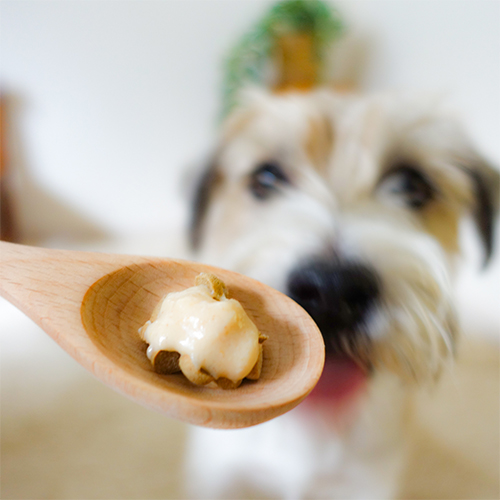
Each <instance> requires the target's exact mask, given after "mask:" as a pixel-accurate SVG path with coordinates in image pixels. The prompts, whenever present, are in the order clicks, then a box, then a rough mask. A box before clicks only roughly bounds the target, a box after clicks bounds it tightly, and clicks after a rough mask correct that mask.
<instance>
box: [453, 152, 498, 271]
mask: <svg viewBox="0 0 500 500" xmlns="http://www.w3.org/2000/svg"><path fill="white" fill-rule="evenodd" d="M462 168H463V170H464V171H465V172H466V173H467V175H468V176H469V178H470V181H471V183H472V193H473V198H472V206H471V213H472V216H473V219H474V223H475V225H476V227H477V230H478V232H479V235H480V237H481V240H482V243H483V245H484V250H485V259H484V263H485V264H487V263H488V262H489V260H490V258H491V255H492V253H493V243H494V236H495V235H494V231H495V222H496V219H497V216H498V210H499V200H500V192H499V191H500V172H499V171H498V170H497V169H495V168H493V167H492V166H491V165H489V164H488V163H487V162H485V161H483V160H477V161H475V162H474V161H473V162H470V161H469V162H467V166H465V165H464V166H463V167H462Z"/></svg>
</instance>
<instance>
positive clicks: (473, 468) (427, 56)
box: [0, 0, 500, 499]
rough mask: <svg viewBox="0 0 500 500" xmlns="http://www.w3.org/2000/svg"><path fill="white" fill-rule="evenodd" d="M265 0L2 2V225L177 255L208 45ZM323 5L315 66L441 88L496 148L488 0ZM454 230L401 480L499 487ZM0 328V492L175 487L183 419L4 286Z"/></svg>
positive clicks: (497, 12)
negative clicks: (136, 396)
mask: <svg viewBox="0 0 500 500" xmlns="http://www.w3.org/2000/svg"><path fill="white" fill-rule="evenodd" d="M272 5H274V2H272V1H270V0H239V1H238V2H234V1H232V0H188V1H184V2H180V1H163V2H156V1H111V0H99V1H94V2H90V1H86V0H73V1H72V2H66V1H64V0H53V1H43V0H42V1H38V0H23V1H17V0H3V1H2V3H1V4H0V23H1V24H0V51H1V68H0V69H1V78H0V90H1V93H2V138H1V141H2V143H1V151H2V171H1V172H2V173H1V184H2V188H1V189H2V193H1V200H2V221H1V222H2V238H3V239H17V240H21V241H23V242H27V243H33V244H38V245H44V246H58V247H66V248H81V249H92V250H106V251H115V252H121V253H142V254H150V255H168V256H184V255H185V253H184V241H183V234H184V233H183V228H184V225H185V223H186V220H187V216H188V213H187V208H188V204H187V202H186V197H187V195H188V192H189V187H188V186H189V178H188V177H189V172H190V169H189V168H188V167H189V165H190V164H191V163H196V162H199V161H203V160H204V158H205V157H206V153H207V152H209V151H210V147H211V144H212V142H213V138H214V135H215V133H216V130H217V123H218V118H219V116H220V108H221V103H222V97H223V92H222V90H221V89H222V87H223V85H222V84H223V81H222V80H223V71H222V61H224V59H225V57H226V55H227V54H228V50H229V49H230V48H231V47H232V46H234V44H235V43H236V42H237V41H238V40H240V39H241V36H242V35H243V34H244V33H247V32H248V30H249V29H250V28H251V27H252V25H254V24H255V23H256V22H258V21H259V19H261V16H262V15H263V14H264V13H265V12H266V11H267V10H268V9H269V8H270V7H271V6H272ZM334 6H335V7H336V9H337V12H338V13H339V15H340V18H341V19H342V20H343V24H344V25H345V29H344V31H343V34H342V36H341V37H340V38H338V39H337V40H336V41H335V43H334V44H333V45H332V49H331V54H330V55H329V57H330V58H331V65H330V66H329V67H328V68H327V70H326V71H327V73H328V74H327V75H326V76H325V79H327V80H330V81H332V83H334V84H335V85H337V86H345V87H352V86H356V87H357V88H358V89H360V90H362V91H377V90H388V89H411V90H423V91H431V92H435V91H437V92H441V93H442V95H443V98H446V99H447V100H448V101H449V102H450V103H451V104H452V105H453V106H454V107H456V109H458V110H460V114H461V117H462V119H463V121H464V122H465V125H466V128H467V129H468V131H469V132H470V134H471V135H472V137H473V138H474V140H475V142H476V143H477V146H478V148H479V149H480V150H481V151H482V152H484V153H485V155H486V156H487V157H488V158H489V159H490V160H492V162H493V163H494V164H496V165H498V164H500V148H499V142H498V137H499V136H500V112H499V111H500V92H499V91H498V89H499V88H500V61H499V58H498V54H499V53H500V23H499V19H500V4H499V3H498V2H491V1H489V0H476V1H475V2H472V1H469V0H456V1H455V2H448V1H446V0H437V1H434V2H422V1H420V0H406V1H405V2H395V1H391V0H349V1H347V0H345V1H340V0H339V1H336V2H334ZM6 186H7V189H6ZM5 209H7V212H5V214H4V210H5ZM6 214H10V215H6ZM497 239H498V238H497ZM463 245H464V248H465V255H466V261H467V263H468V265H467V267H466V269H465V271H464V272H463V273H462V274H461V276H460V281H459V284H460V286H459V289H458V296H459V304H460V310H461V315H462V319H463V323H464V327H465V331H466V334H467V339H466V341H465V342H464V345H463V348H462V357H461V358H460V361H459V364H458V366H457V368H456V371H455V373H454V374H449V376H448V377H447V378H446V379H445V381H444V383H443V385H442V386H441V388H440V389H439V391H438V393H437V394H432V395H431V396H429V395H422V401H421V406H420V408H419V412H418V415H419V419H418V423H417V425H416V427H415V439H414V453H413V455H412V462H411V463H410V466H409V468H408V471H407V474H406V476H405V483H404V484H403V485H402V492H401V497H402V498H429V499H430V498H498V496H499V483H498V470H499V448H500V444H499V443H500V442H499V396H498V394H499V389H500V388H499V367H498V363H499V357H498V348H499V347H498V346H499V340H500V332H499V326H500V318H499V310H498V304H497V301H498V297H499V296H500V264H499V260H500V259H499V258H498V252H497V253H496V254H495V256H494V259H493V262H492V265H491V266H490V268H488V269H487V270H485V271H484V272H481V273H479V272H478V270H479V268H480V264H479V262H480V252H479V248H478V246H477V245H476V243H475V239H474V235H473V232H472V230H471V229H470V228H469V227H468V226H466V227H464V232H463ZM0 335H1V337H0V338H1V342H2V350H1V360H2V365H1V370H2V373H1V374H2V394H1V397H2V423H1V425H2V449H1V452H2V484H1V486H2V498H26V499H27V498H53V499H56V498H61V499H63V498H75V499H76V498H102V499H104V498H137V499H139V498H182V495H183V491H182V484H181V480H180V478H181V462H182V454H183V446H184V434H185V430H186V428H185V426H184V425H182V424H179V423H177V422H174V421H170V420H168V419H165V418H164V417H161V416H159V415H156V414H154V413H151V412H149V411H148V410H145V409H143V408H141V407H138V406H137V405H135V404H133V403H131V402H129V401H127V400H125V399H124V398H122V397H121V396H119V395H117V394H115V393H112V392H111V391H110V390H108V389H107V388H105V387H103V386H102V385H101V384H100V383H99V382H97V381H95V380H94V379H93V378H92V377H91V376H90V375H89V374H87V373H86V372H84V371H83V370H82V369H81V368H80V367H79V366H78V365H76V363H74V362H73V361H72V360H71V359H68V358H67V356H66V354H65V353H64V352H62V351H60V350H59V348H58V347H57V346H56V345H55V344H53V343H52V341H51V340H50V339H48V338H46V337H45V335H44V334H43V333H42V332H41V331H40V330H39V329H38V328H37V327H35V326H34V325H33V324H32V323H31V322H30V321H29V320H27V319H26V318H25V317H24V316H22V315H21V313H19V312H18V311H17V310H15V309H14V308H13V307H12V306H10V304H8V303H6V302H4V301H0ZM26 471H29V473H27V472H26Z"/></svg>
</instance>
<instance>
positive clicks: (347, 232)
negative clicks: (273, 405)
mask: <svg viewBox="0 0 500 500" xmlns="http://www.w3.org/2000/svg"><path fill="white" fill-rule="evenodd" d="M497 205H498V173H497V172H496V171H495V170H494V169H492V168H490V167H489V166H488V164H487V162H486V161H485V160H484V159H483V158H482V157H481V156H480V155H479V154H477V153H476V151H475V150H474V148H473V147H472V146H471V144H470V141H469V140H468V139H467V137H466V136H465V134H464V133H463V131H462V130H461V128H460V127H459V125H458V124H457V122H456V120H455V119H454V118H453V116H452V115H450V114H449V113H446V112H444V111H443V110H442V109H441V107H440V105H439V102H438V100H437V99H430V98H429V97H428V96H420V97H409V96H402V95H398V96H395V95H372V96H355V95H340V94H336V93H335V92H333V91H331V90H327V89H324V90H316V91H313V92H310V93H288V94H282V95H274V94H271V93H267V92H264V91H249V92H247V94H246V95H245V97H244V98H243V99H242V102H241V104H240V106H239V107H238V108H237V109H236V111H234V113H233V114H232V115H231V116H230V117H229V119H228V120H227V121H226V123H225V125H224V127H223V130H222V134H221V138H220V142H219V144H218V146H217V148H216V151H215V153H214V155H213V157H212V161H211V162H210V165H209V166H208V168H206V169H205V170H204V172H203V174H202V175H201V179H200V181H199V183H198V186H197V189H196V192H195V196H194V209H193V219H192V226H191V228H190V231H191V232H190V236H191V242H192V247H193V250H194V252H195V256H196V257H197V258H198V259H200V260H203V261H205V262H208V263H211V264H214V265H218V266H220V267H225V268H230V269H233V270H236V271H239V272H241V273H244V274H247V275H250V276H252V277H254V278H256V279H258V280H260V281H263V282H265V283H267V284H269V285H271V286H273V287H275V288H277V289H280V290H281V291H283V292H284V293H288V294H289V295H291V296H292V297H294V298H295V296H296V295H297V293H298V296H299V299H301V300H302V301H303V302H304V307H305V308H306V309H308V307H310V308H311V310H312V311H313V312H314V310H315V305H314V304H313V305H312V306H311V304H310V302H309V301H308V297H307V296H306V297H304V295H307V294H306V292H305V291H304V290H306V291H307V290H308V288H307V286H309V285H310V283H307V284H306V287H305V288H304V286H302V288H301V289H300V291H299V292H297V291H296V288H297V286H296V282H297V281H299V283H302V282H301V280H302V276H303V275H304V274H307V273H309V274H310V273H311V272H313V281H314V280H318V279H320V278H319V277H318V276H321V275H322V273H326V274H328V273H333V274H332V276H335V277H336V276H338V273H339V269H340V270H342V272H344V270H345V269H348V271H346V272H347V281H349V280H350V279H351V278H352V280H354V281H356V282H357V283H358V282H360V283H361V284H360V285H357V286H358V289H361V290H362V292H359V290H358V289H357V290H356V291H355V292H354V297H359V295H360V293H361V294H362V293H365V292H366V293H365V295H366V294H367V297H368V299H367V300H366V301H365V302H364V305H363V311H362V312H361V313H360V314H359V315H358V316H356V319H355V320H352V321H351V322H350V323H349V321H347V323H346V325H345V326H344V327H342V328H333V331H330V330H331V329H330V325H329V324H328V319H327V320H326V323H325V320H324V319H323V320H322V321H323V322H324V324H323V326H322V325H321V324H320V322H318V324H320V326H321V328H322V333H323V335H324V337H325V343H326V346H327V354H328V356H329V357H332V356H333V357H335V356H338V355H339V354H341V355H347V356H349V357H350V358H352V359H354V360H356V363H358V365H360V366H362V367H363V369H364V370H365V371H366V372H367V373H369V384H368V389H367V391H365V392H363V393H362V395H359V396H357V397H356V398H355V399H354V400H353V401H355V402H354V403H353V402H352V401H351V402H350V404H349V405H347V406H346V405H344V406H343V407H342V408H341V407H340V406H338V407H335V405H333V408H332V405H330V404H328V402H327V403H325V402H324V401H322V402H321V403H319V404H308V402H307V400H306V402H305V403H303V404H302V405H300V406H299V407H298V408H297V409H296V410H293V411H292V412H290V413H289V414H287V415H284V416H283V417H280V418H278V419H276V420H274V421H271V422H269V423H266V424H262V425H260V426H257V427H255V428H251V429H245V430H240V431H209V430H204V429H196V430H194V431H193V436H192V440H191V444H190V446H191V448H190V455H189V457H190V458H189V474H190V477H196V479H195V480H193V481H192V484H195V485H196V488H197V489H198V491H197V492H194V493H195V494H196V493H197V494H198V496H201V497H204V498H214V497H224V496H229V497H245V496H247V495H248V494H249V491H250V490H252V491H253V490H256V491H258V492H259V494H263V495H267V496H271V497H274V498H276V497H279V498H390V497H391V496H393V495H394V493H395V487H396V484H397V475H398V472H399V470H400V468H401V466H402V463H403V461H402V456H403V455H402V453H403V451H404V445H403V444H402V443H404V439H403V436H404V425H403V423H404V421H405V416H406V402H405V397H406V395H407V394H408V393H409V392H410V390H411V387H412V386H414V385H416V384H418V385H422V384H427V383H429V382H433V381H435V380H437V379H438V377H439V374H440V373H441V372H442V370H443V368H444V367H446V363H447V362H448V361H449V360H450V358H452V356H453V354H454V351H455V344H456V340H457V330H458V327H457V320H456V315H455V311H454V307H453V288H452V283H451V280H452V276H453V271H454V267H455V265H456V257H457V255H458V253H459V248H458V232H459V223H460V220H461V219H462V217H463V216H466V215H470V216H471V217H472V219H473V220H474V221H475V223H476V225H477V227H478V230H479V235H480V237H481V239H482V241H483V243H484V247H485V258H486V260H487V259H488V258H489V257H490V255H491V252H492V243H493V235H492V228H493V217H494V213H495V210H496V207H497ZM318 266H319V267H318ZM311 270H312V271H311ZM353 270H354V271H353ZM297 276H298V278H297ZM321 279H323V278H321ZM325 279H326V281H328V279H329V278H328V277H327V278H325ZM332 279H333V278H332ZM335 279H336V278H335ZM366 281H369V282H370V285H369V286H368V285H366V283H365V282H366ZM321 286H322V285H321ZM328 286H330V285H328ZM363 290H364V291H363ZM321 293H322V292H321ZM329 293H330V292H329V291H328V292H325V294H326V295H325V296H324V297H322V298H324V299H325V300H327V299H328V297H330V298H331V297H334V298H338V299H339V302H341V303H342V304H344V306H345V307H346V308H347V310H348V311H350V310H352V308H353V307H354V306H353V305H352V304H350V303H349V300H350V299H349V298H348V297H347V298H346V296H342V294H343V293H344V292H338V290H337V292H335V293H336V294H337V295H331V294H330V295H328V294H329ZM332 293H334V292H332ZM339 293H340V296H339ZM344 295H345V294H344ZM351 296H352V294H351ZM354 300H356V298H355V299H354ZM299 302H300V300H299ZM331 302H332V303H331V304H329V306H328V307H331V308H332V310H334V309H335V310H337V312H336V313H332V316H331V318H330V319H331V321H332V322H335V321H338V320H339V318H343V317H344V316H342V314H343V313H341V312H338V309H339V306H338V304H335V303H333V302H336V300H333V299H332V300H331ZM357 306H358V305H356V307H357ZM308 310H309V309H308ZM311 314H312V315H313V317H314V314H313V313H311ZM315 319H316V318H315ZM325 325H326V326H325ZM190 482H191V481H190ZM248 488H250V489H248Z"/></svg>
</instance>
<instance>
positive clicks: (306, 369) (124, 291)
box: [0, 243, 324, 428]
mask: <svg viewBox="0 0 500 500" xmlns="http://www.w3.org/2000/svg"><path fill="white" fill-rule="evenodd" d="M200 272H211V273H213V274H215V275H217V276H218V277H219V278H221V279H222V280H223V281H224V282H225V283H226V285H227V287H228V290H229V296H230V297H232V298H235V299H236V300H238V301H239V302H241V304H242V306H243V307H244V309H245V310H246V312H247V314H248V315H249V316H250V318H251V319H252V320H253V321H254V323H255V324H256V326H257V328H258V329H259V330H260V331H261V332H262V333H264V334H266V335H267V336H268V337H269V338H268V340H267V341H266V342H265V344H264V361H263V367H262V373H261V376H260V378H259V380H257V381H247V380H245V381H244V382H243V384H242V385H241V386H240V387H239V388H238V389H234V390H223V389H220V388H218V387H212V386H196V385H194V384H192V383H191V382H189V381H188V380H187V379H186V378H185V377H184V376H183V375H182V374H174V375H159V374H157V373H156V372H155V371H154V370H153V367H152V366H151V363H150V362H149V360H148V359H147V357H146V347H147V346H146V344H145V343H144V342H143V341H142V340H141V339H140V337H139V334H138V329H139V327H140V326H142V325H143V324H144V322H145V321H147V320H148V319H149V317H150V316H151V313H152V311H153V309H154V307H155V305H156V304H157V303H158V302H159V301H160V299H161V298H162V297H163V296H164V295H165V294H167V293H169V292H173V291H180V290H183V289H185V288H188V287H190V286H193V284H194V279H195V277H196V276H197V275H198V274H199V273H200ZM0 279H1V282H0V283H1V284H0V295H3V296H4V297H5V298H6V299H7V300H9V301H10V302H12V303H13V304H14V305H15V306H17V307H18V308H19V309H21V310H22V311H23V312H25V313H26V314H27V315H28V316H29V317H31V319H33V320H34V321H35V322H36V323H37V324H39V325H40V326H41V327H42V329H43V330H44V331H45V332H46V333H48V334H49V335H50V336H51V337H52V338H53V339H54V340H55V341H56V342H57V343H58V344H59V345H60V346H61V347H62V348H63V349H65V350H66V351H67V352H68V353H69V354H70V355H71V356H72V357H73V358H75V359H76V361H78V362H79V363H80V364H81V365H82V366H84V367H85V368H87V369H88V370H89V371H91V372H92V373H93V374H94V375H95V376H96V377H97V378H99V379H100V380H101V381H103V382H104V383H105V384H107V385H108V386H110V387H111V388H113V389H115V390H117V391H119V392H121V393H123V394H124V395H126V396H128V397H130V398H131V399H133V400H135V401H136V402H138V403H140V404H142V405H144V406H147V407H149V408H151V409H153V410H156V411H159V412H161V413H164V414H165V415H167V416H169V417H172V418H176V419H179V420H183V421H185V422H189V423H191V424H196V425H202V426H206V427H215V428H240V427H248V426H251V425H255V424H258V423H261V422H264V421H266V420H270V419H271V418H274V417H276V416H278V415H280V414H283V413H285V412H286V411H288V410H290V409H292V408H293V407H295V406H296V405H297V404H299V403H300V402H301V401H302V400H303V399H304V398H305V397H306V396H307V394H308V393H309V392H310V391H311V390H312V389H313V387H314V385H315V384H316V382H317V381H318V379H319V377H320V375H321V372H322V369H323V364H324V344H323V340H322V337H321V334H320V332H319V330H318V328H317V327H316V325H315V323H314V322H313V321H312V319H311V318H310V317H309V315H308V314H307V313H306V312H305V311H304V310H303V309H302V308H301V307H300V306H299V305H297V304H296V303H295V302H294V301H292V300H291V299H289V298H288V297H286V296H285V295H283V294H281V293H280V292H278V291H276V290H274V289H272V288H270V287H268V286H265V285H263V284H262V283H259V282H257V281H255V280H253V279H251V278H248V277H245V276H242V275H240V274H237V273H234V272H231V271H227V270H224V269H218V268H214V267H211V266H207V265H203V264H199V263H194V262H188V261H182V260H172V259H160V258H146V257H133V256H127V255H113V254H103V253H93V252H74V251H67V250H48V249H40V248H34V247H27V246H22V245H14V244H11V243H0Z"/></svg>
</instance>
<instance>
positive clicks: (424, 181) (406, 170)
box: [382, 163, 436, 210]
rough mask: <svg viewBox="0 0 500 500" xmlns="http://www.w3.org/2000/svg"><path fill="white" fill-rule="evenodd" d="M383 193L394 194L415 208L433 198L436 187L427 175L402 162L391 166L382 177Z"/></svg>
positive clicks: (421, 206) (420, 206)
mask: <svg viewBox="0 0 500 500" xmlns="http://www.w3.org/2000/svg"><path fill="white" fill-rule="evenodd" d="M382 187H383V190H384V192H385V193H387V194H389V195H391V196H396V197H397V198H398V199H400V200H402V201H403V202H404V204H405V205H406V206H408V207H410V208H413V209H415V210H418V209H421V208H423V207H424V206H425V205H427V203H429V202H430V201H431V200H432V199H434V197H435V195H436V189H435V188H434V186H433V185H432V183H431V181H430V180H429V179H428V178H427V176H426V175H425V174H424V173H423V172H421V171H420V170H419V169H418V168H416V167H414V166H413V165H410V164H406V163H402V164H399V165H396V166H395V167H394V168H392V169H391V170H390V171H389V172H388V173H387V174H386V175H385V176H384V178H383V179H382Z"/></svg>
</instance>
